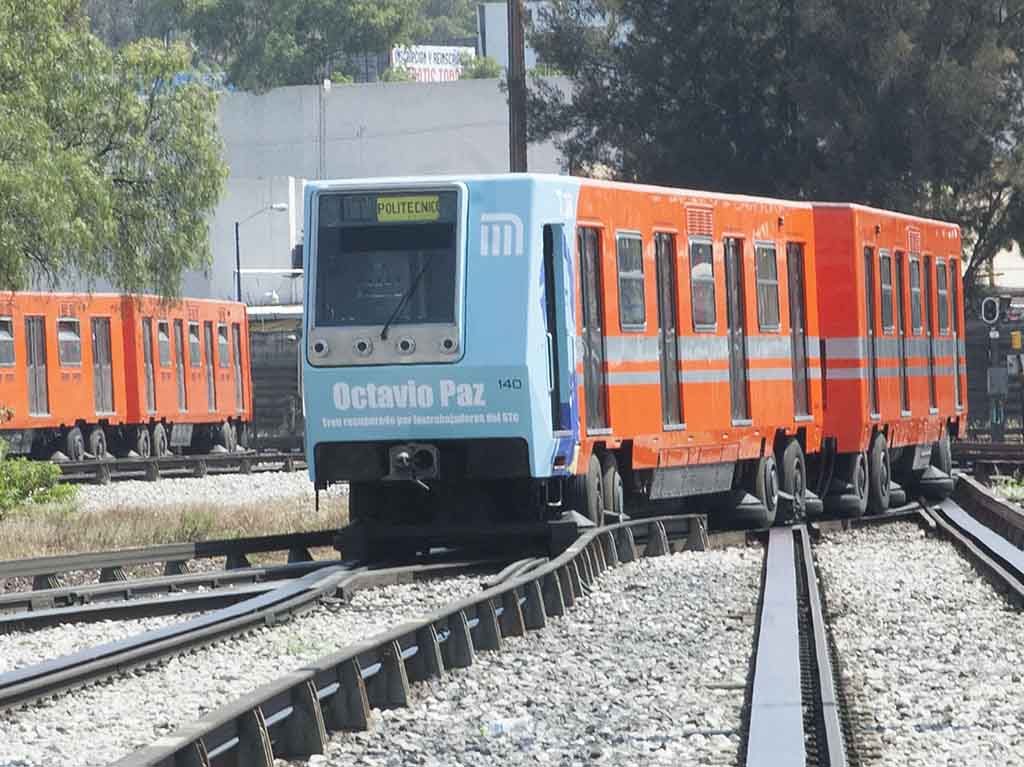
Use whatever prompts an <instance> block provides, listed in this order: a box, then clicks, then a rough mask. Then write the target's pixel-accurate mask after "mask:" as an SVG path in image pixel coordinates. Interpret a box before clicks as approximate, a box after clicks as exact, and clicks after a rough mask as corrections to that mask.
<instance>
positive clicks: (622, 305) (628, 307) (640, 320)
mask: <svg viewBox="0 0 1024 767" xmlns="http://www.w3.org/2000/svg"><path fill="white" fill-rule="evenodd" d="M615 252H616V258H617V260H618V266H619V325H620V326H621V327H622V329H623V330H643V329H644V323H645V318H646V313H645V310H644V243H643V240H641V239H640V235H638V234H620V235H619V236H618V237H617V238H616V247H615Z"/></svg>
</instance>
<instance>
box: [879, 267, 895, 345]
mask: <svg viewBox="0 0 1024 767" xmlns="http://www.w3.org/2000/svg"><path fill="white" fill-rule="evenodd" d="M879 261H880V263H881V267H882V268H881V269H880V270H879V275H878V276H879V278H880V280H881V283H882V330H883V331H885V332H886V333H892V332H893V330H895V329H896V326H895V325H894V324H893V315H892V256H890V255H889V252H888V251H885V250H883V251H881V253H880V259H879Z"/></svg>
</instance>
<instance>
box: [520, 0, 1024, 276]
mask: <svg viewBox="0 0 1024 767" xmlns="http://www.w3.org/2000/svg"><path fill="white" fill-rule="evenodd" d="M883 6H884V7H883ZM542 20H543V23H542V24H539V25H537V29H536V31H534V33H533V35H532V43H533V45H534V47H535V48H536V49H537V50H538V52H539V54H540V56H541V58H542V60H543V61H544V63H545V64H546V65H548V66H552V67H555V68H557V69H559V70H561V71H563V72H564V73H565V74H566V75H567V76H568V77H569V78H570V80H571V83H572V85H571V98H569V99H567V98H565V94H564V93H563V92H562V91H560V90H558V89H557V88H556V87H554V86H553V85H551V84H549V83H548V84H546V83H542V82H535V84H534V88H533V93H532V99H531V114H530V121H531V138H533V139H537V138H541V137H546V136H553V137H555V138H556V139H557V141H558V143H559V145H560V147H561V148H562V150H563V151H564V153H565V154H566V156H567V157H568V158H569V162H570V165H571V166H572V167H573V168H574V169H581V168H582V169H586V168H588V167H595V166H597V165H606V166H608V167H610V168H612V169H613V170H614V172H615V174H616V175H617V176H619V177H621V178H624V179H636V180H643V181H648V182H655V183H667V184H675V185H680V186H690V187H697V188H707V189H712V190H723V191H732V192H746V193H755V194H767V195H777V196H785V197H796V198H804V199H815V198H817V199H821V198H824V199H832V200H846V201H856V202H864V203H869V204H875V205H880V206H885V207H892V208H896V209H899V210H905V211H908V212H916V213H921V214H924V215H931V216H936V217H940V218H945V219H950V220H954V221H958V222H960V223H961V224H962V225H963V226H964V227H965V235H966V236H965V245H966V250H967V253H968V256H969V260H968V263H969V275H968V282H969V284H970V277H971V276H972V275H973V274H974V273H975V272H976V271H977V270H978V268H980V266H981V265H982V264H984V263H985V262H987V261H988V260H990V259H991V258H992V256H993V255H994V254H995V253H996V252H997V251H998V250H999V249H1001V248H1002V247H1005V246H1007V245H1008V244H1010V243H1011V242H1012V241H1014V240H1017V239H1020V238H1024V154H1022V152H1024V150H1022V149H1021V147H1020V145H1019V143H1018V137H1019V136H1021V135H1022V132H1021V131H1022V128H1024V71H1022V70H1024V64H1022V62H1024V0H1011V1H1010V2H1008V3H1002V4H999V5H997V6H991V7H988V6H986V7H984V8H982V7H981V6H978V5H977V4H976V3H971V2H938V0H907V1H906V2H902V3H897V4H882V5H881V6H880V5H879V4H878V3H877V2H874V0H849V1H848V2H842V3H839V2H836V0H786V1H785V2H767V0H706V1H705V2H701V3H690V2H683V1H682V0H554V2H553V3H552V4H551V10H550V11H549V12H548V13H545V14H542Z"/></svg>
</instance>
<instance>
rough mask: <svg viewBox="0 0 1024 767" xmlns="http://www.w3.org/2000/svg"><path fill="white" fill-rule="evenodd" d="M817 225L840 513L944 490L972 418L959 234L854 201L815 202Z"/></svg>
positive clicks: (828, 412) (828, 416)
mask: <svg viewBox="0 0 1024 767" xmlns="http://www.w3.org/2000/svg"><path fill="white" fill-rule="evenodd" d="M814 227H815V241H816V244H817V248H816V252H817V259H818V304H819V306H820V307H821V308H820V317H819V321H820V324H821V336H822V347H823V355H822V356H823V358H824V360H825V404H826V406H825V420H824V428H825V433H826V434H827V435H830V436H831V437H833V438H834V440H835V450H836V452H837V455H838V462H837V465H836V479H837V480H838V484H839V487H838V488H834V489H838V490H839V492H834V493H833V498H835V499H836V502H837V506H838V510H840V511H845V512H846V513H851V514H862V513H864V511H865V510H866V509H871V510H872V511H874V512H880V511H884V510H885V509H887V508H888V507H889V506H890V504H892V505H899V504H901V503H903V502H905V497H906V495H905V494H906V492H907V491H913V490H914V489H917V488H921V489H929V488H928V487H927V486H928V485H932V486H933V487H931V488H930V489H932V490H934V491H936V492H938V493H939V494H946V493H948V492H949V491H951V489H952V480H951V479H950V477H949V473H950V469H951V465H952V457H951V453H950V437H951V436H959V435H960V434H961V433H962V430H963V429H964V428H966V420H967V419H966V413H965V395H964V393H965V391H966V364H965V354H964V352H965V349H964V341H963V338H964V328H963V306H962V305H961V297H960V252H961V246H960V229H959V227H958V226H956V225H955V224H949V223H944V222H940V221H932V220H929V219H923V218H916V217H913V216H907V215H902V214H899V213H893V212H890V211H884V210H877V209H873V208H868V207H864V206H860V205H848V204H815V205H814Z"/></svg>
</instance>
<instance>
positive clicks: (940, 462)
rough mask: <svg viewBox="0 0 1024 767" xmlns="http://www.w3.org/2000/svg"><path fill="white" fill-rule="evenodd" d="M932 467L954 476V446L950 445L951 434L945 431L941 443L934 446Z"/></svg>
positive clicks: (940, 438)
mask: <svg viewBox="0 0 1024 767" xmlns="http://www.w3.org/2000/svg"><path fill="white" fill-rule="evenodd" d="M932 466H934V467H935V468H936V469H938V470H939V471H942V472H945V473H946V474H949V475H950V476H953V446H952V445H951V444H950V439H949V432H948V431H946V430H945V429H943V430H942V436H941V437H939V441H938V442H936V443H935V444H934V445H932Z"/></svg>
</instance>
